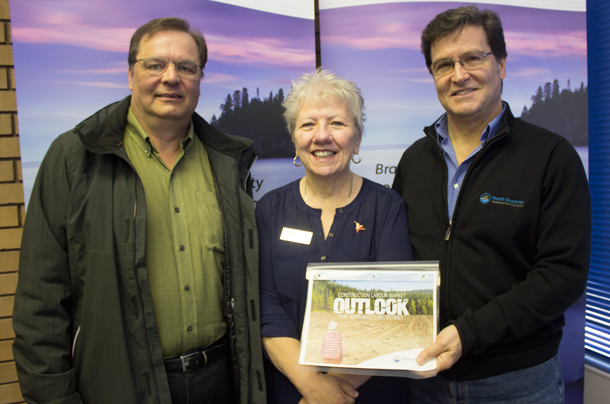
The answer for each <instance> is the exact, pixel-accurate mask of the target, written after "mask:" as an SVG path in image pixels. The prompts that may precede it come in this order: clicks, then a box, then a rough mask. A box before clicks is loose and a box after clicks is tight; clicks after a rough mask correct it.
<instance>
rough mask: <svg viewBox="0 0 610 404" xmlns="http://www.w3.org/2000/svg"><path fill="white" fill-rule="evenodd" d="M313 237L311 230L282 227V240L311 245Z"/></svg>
mask: <svg viewBox="0 0 610 404" xmlns="http://www.w3.org/2000/svg"><path fill="white" fill-rule="evenodd" d="M312 237H313V233H312V232H310V231H304V230H297V229H291V228H289V227H284V228H283V229H282V234H280V240H284V241H290V242H291V243H299V244H305V245H309V244H311V238H312Z"/></svg>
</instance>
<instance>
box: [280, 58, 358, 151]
mask: <svg viewBox="0 0 610 404" xmlns="http://www.w3.org/2000/svg"><path fill="white" fill-rule="evenodd" d="M332 99H336V100H339V101H341V102H342V103H344V104H345V106H346V108H347V111H348V112H349V114H350V116H351V117H352V120H353V122H354V127H355V128H356V133H357V134H358V137H359V138H361V137H362V134H363V132H364V121H365V119H366V118H365V114H364V98H362V91H360V89H359V88H358V86H356V83H354V82H351V81H349V80H345V79H343V78H341V77H339V76H337V75H335V74H334V73H332V72H330V71H329V70H324V69H322V68H318V69H317V70H316V71H315V72H313V73H311V74H304V75H302V76H301V77H299V78H298V79H296V80H295V81H293V82H292V87H291V89H290V94H289V95H288V98H286V101H284V103H283V104H282V105H283V106H284V108H285V111H284V121H285V122H286V126H287V127H288V132H289V133H290V136H291V137H292V141H293V142H294V131H295V127H296V123H297V117H298V116H299V112H300V110H301V108H302V107H303V104H305V102H306V101H313V102H327V101H328V100H332Z"/></svg>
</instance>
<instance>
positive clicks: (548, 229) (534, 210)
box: [392, 105, 591, 380]
mask: <svg viewBox="0 0 610 404" xmlns="http://www.w3.org/2000/svg"><path fill="white" fill-rule="evenodd" d="M424 132H425V134H426V137H424V138H422V139H419V140H418V141H416V142H415V143H414V144H413V145H412V146H411V147H409V148H408V149H407V150H406V151H405V153H404V154H403V156H402V158H401V160H400V163H399V166H398V168H397V170H396V177H395V180H394V184H393V186H392V188H393V189H395V190H396V191H398V192H399V193H400V194H401V195H402V197H403V199H404V200H405V203H406V205H407V214H408V217H409V231H410V237H411V243H412V244H413V251H414V254H415V259H417V260H439V261H440V268H441V289H440V290H441V293H440V327H441V328H440V329H442V328H444V327H446V326H448V325H450V324H454V325H455V326H456V327H457V329H458V332H459V334H460V339H461V342H462V347H463V355H462V357H461V358H460V359H459V360H458V362H457V363H456V364H455V365H454V366H453V367H452V368H451V369H449V370H448V371H446V372H444V375H445V376H446V377H448V378H450V379H455V380H477V379H481V378H485V377H490V376H495V375H499V374H503V373H507V372H511V371H514V370H519V369H524V368H527V367H531V366H536V365H538V364H541V363H543V362H545V361H547V360H548V359H550V358H552V357H553V356H554V355H555V354H557V352H558V347H559V342H560V340H561V335H562V330H561V329H562V327H563V325H564V317H563V313H564V311H565V310H566V309H567V308H568V307H570V305H572V304H573V303H574V302H576V301H577V300H578V298H579V297H580V296H581V295H582V293H583V291H584V289H585V285H586V279H587V273H588V269H589V256H590V249H591V200H590V194H589V186H588V182H587V178H586V175H585V171H584V169H583V166H582V161H581V159H580V157H579V156H578V154H577V153H576V151H575V150H574V148H573V147H572V146H571V145H570V143H568V141H566V140H565V139H564V138H563V137H561V136H558V135H556V134H554V133H551V132H549V131H547V130H545V129H542V128H540V127H537V126H535V125H532V124H529V123H527V122H524V121H523V120H521V119H518V118H515V117H514V116H513V115H512V113H511V111H510V108H509V107H508V105H506V111H505V114H504V116H503V118H502V123H501V125H500V127H499V128H498V132H497V134H496V136H494V137H493V138H491V139H490V140H489V141H488V142H487V143H486V144H485V145H484V146H483V148H482V150H481V151H480V152H479V153H478V155H477V156H476V157H475V160H474V162H473V163H472V165H471V166H470V167H469V169H468V172H467V173H466V176H465V178H464V181H463V184H462V188H461V190H460V193H459V196H458V199H457V203H456V206H455V210H454V214H453V221H452V223H451V224H450V223H449V219H448V214H447V192H446V189H447V166H446V163H445V159H444V157H443V154H442V150H441V149H440V147H439V146H438V143H437V141H436V132H435V129H434V125H432V126H429V127H427V128H425V129H424Z"/></svg>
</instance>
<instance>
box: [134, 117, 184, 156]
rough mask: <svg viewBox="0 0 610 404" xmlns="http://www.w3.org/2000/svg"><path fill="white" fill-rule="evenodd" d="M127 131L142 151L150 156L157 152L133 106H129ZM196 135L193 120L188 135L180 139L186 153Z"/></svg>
mask: <svg viewBox="0 0 610 404" xmlns="http://www.w3.org/2000/svg"><path fill="white" fill-rule="evenodd" d="M125 133H126V134H128V135H130V136H131V137H132V139H133V140H134V141H135V143H136V145H138V147H139V148H140V149H142V151H143V152H144V153H146V155H147V156H148V157H150V155H151V153H152V152H153V151H154V152H157V150H156V149H155V147H154V146H153V144H152V142H151V141H150V136H148V134H146V131H145V130H144V128H142V125H140V122H139V121H138V118H136V116H135V115H134V113H133V111H132V110H131V107H130V108H129V112H128V113H127V125H126V127H125ZM194 136H195V131H194V129H193V121H192V120H191V122H190V124H189V128H188V130H187V132H186V137H185V138H184V139H182V140H181V141H180V147H181V148H182V150H184V152H185V153H186V150H187V149H188V148H189V147H190V145H191V143H193V137H194Z"/></svg>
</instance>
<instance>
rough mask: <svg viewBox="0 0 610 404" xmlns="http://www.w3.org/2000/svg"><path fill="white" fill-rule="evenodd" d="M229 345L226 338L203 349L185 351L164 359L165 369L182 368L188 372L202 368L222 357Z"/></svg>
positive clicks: (181, 369)
mask: <svg viewBox="0 0 610 404" xmlns="http://www.w3.org/2000/svg"><path fill="white" fill-rule="evenodd" d="M227 348H228V345H227V343H226V341H225V340H224V339H222V340H219V341H216V342H214V343H213V344H212V345H209V346H207V347H205V348H203V349H197V350H195V351H191V352H185V353H183V354H181V355H180V356H176V357H174V358H169V359H164V360H163V362H165V370H180V371H182V372H188V371H191V370H196V369H200V368H202V367H204V366H206V365H207V364H209V363H212V362H214V361H215V360H216V359H220V358H222V357H223V356H224V355H225V354H226V352H227Z"/></svg>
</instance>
